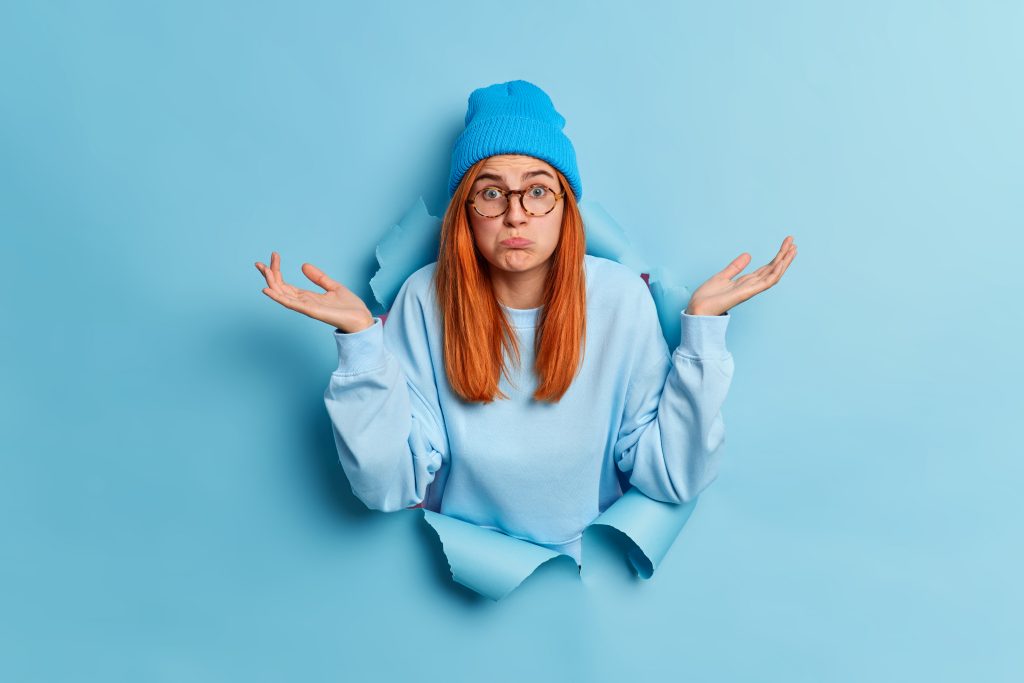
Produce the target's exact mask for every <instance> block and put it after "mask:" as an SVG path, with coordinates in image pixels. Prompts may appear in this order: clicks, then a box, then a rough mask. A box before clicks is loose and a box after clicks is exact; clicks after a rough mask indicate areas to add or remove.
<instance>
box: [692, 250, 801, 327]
mask: <svg viewBox="0 0 1024 683" xmlns="http://www.w3.org/2000/svg"><path fill="white" fill-rule="evenodd" d="M794 256H796V242H794V241H793V236H792V235H788V236H787V237H786V239H784V240H782V246H781V247H780V248H779V253H778V254H776V255H775V258H773V259H772V260H771V262H770V263H767V264H765V265H763V266H761V267H760V268H758V269H757V270H755V271H754V272H752V273H747V274H746V275H744V276H743V277H741V278H739V279H737V280H733V279H732V278H734V277H735V276H736V275H738V274H739V272H740V271H741V270H743V269H744V268H746V267H747V265H748V264H749V263H750V254H748V253H747V252H743V253H742V254H740V255H739V256H737V257H736V258H735V259H733V262H732V263H730V264H729V265H727V266H726V267H725V269H724V270H722V271H720V272H718V273H716V274H714V275H712V276H711V277H710V278H709V279H708V281H707V282H705V283H704V284H702V285H701V286H700V287H698V288H697V289H696V291H694V293H693V296H691V297H690V303H689V304H688V305H687V306H686V313H687V314H689V315H722V314H723V313H725V312H726V311H728V310H729V309H730V308H732V307H733V306H735V305H736V304H739V303H742V302H744V301H746V300H747V299H749V298H750V297H752V296H754V295H755V294H758V293H760V292H763V291H764V290H766V289H768V288H769V287H771V286H772V285H774V284H775V283H776V282H778V281H779V278H781V277H782V274H783V273H785V272H786V268H788V267H789V264H790V263H791V262H792V261H793V257H794Z"/></svg>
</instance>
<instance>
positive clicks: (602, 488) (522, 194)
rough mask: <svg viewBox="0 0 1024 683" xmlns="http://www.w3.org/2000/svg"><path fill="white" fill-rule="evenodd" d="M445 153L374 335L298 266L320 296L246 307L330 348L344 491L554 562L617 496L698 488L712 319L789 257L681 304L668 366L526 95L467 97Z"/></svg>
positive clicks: (366, 314)
mask: <svg viewBox="0 0 1024 683" xmlns="http://www.w3.org/2000/svg"><path fill="white" fill-rule="evenodd" d="M465 123H466V127H465V130H464V131H463V132H462V134H461V135H460V136H459V138H458V139H457V140H456V142H455V148H454V150H453V152H452V163H451V175H450V178H449V183H448V190H449V195H450V197H451V201H450V203H449V205H448V208H447V211H446V212H445V216H444V220H443V224H442V229H441V240H440V250H439V253H438V258H437V261H435V262H433V263H431V264H429V265H427V266H424V267H423V268H421V269H419V270H417V271H416V272H415V273H413V274H412V275H411V276H410V277H409V278H408V279H407V280H406V281H405V283H404V284H403V285H402V287H401V289H400V290H399V292H398V295H397V297H396V299H395V302H394V304H393V305H392V307H391V309H390V311H389V312H388V315H387V316H386V317H387V323H386V324H383V322H382V320H381V318H379V317H376V316H373V315H372V314H371V313H370V311H369V309H368V308H367V307H366V305H365V304H364V302H363V301H362V300H360V299H359V297H357V296H356V295H355V294H353V293H352V291H350V290H349V289H347V288H346V287H344V286H343V285H342V284H340V283H338V282H336V281H334V280H332V279H331V278H329V277H328V276H327V275H325V274H324V273H323V272H322V271H320V270H319V269H318V268H316V267H315V266H313V265H312V264H310V263H305V264H303V266H302V271H303V273H304V274H305V275H306V277H308V278H309V279H310V280H311V281H312V282H314V283H315V284H317V285H319V286H320V287H321V288H323V289H324V292H323V293H317V292H311V291H307V290H302V289H299V288H297V287H294V286H292V285H289V284H287V283H285V282H284V280H283V279H282V277H281V271H280V264H281V260H280V257H279V256H278V254H277V253H276V252H274V253H273V254H272V255H271V259H270V266H269V267H268V266H266V265H264V264H262V263H259V262H258V263H256V267H257V268H258V269H259V270H260V272H261V273H262V274H263V275H264V276H265V278H266V282H267V287H266V288H265V289H263V293H264V294H266V295H267V296H269V297H270V298H272V299H273V300H275V301H277V302H279V303H280V304H282V305H284V306H286V307H288V308H290V309H293V310H295V311H298V312H300V313H304V314H305V315H308V316H310V317H312V318H315V319H317V320H321V321H323V322H325V323H327V324H329V325H331V326H332V327H333V328H334V339H335V342H336V343H337V349H338V368H337V370H336V371H334V373H332V375H331V379H330V383H329V385H328V387H327V390H326V392H325V395H324V398H325V402H326V405H327V410H328V413H329V414H330V417H331V421H332V424H333V426H334V434H335V440H336V443H337V447H338V453H339V457H340V460H341V464H342V466H343V468H344V470H345V473H346V474H347V476H348V478H349V482H350V483H351V485H352V490H353V492H354V493H355V495H356V496H358V497H359V498H360V499H361V500H362V501H363V502H364V503H365V504H366V505H367V506H369V507H371V508H374V509H378V510H385V511H392V510H399V509H403V508H406V507H411V506H414V505H417V504H420V503H422V504H423V506H424V507H426V508H427V509H430V510H433V511H435V512H440V513H442V514H446V515H450V516H453V517H456V518H459V519H463V520H465V521H468V522H472V523H474V524H477V525H480V526H483V527H487V528H491V529H495V530H497V531H501V532H503V533H506V534H509V535H511V536H515V537H517V538H521V539H524V540H527V541H530V542H533V543H537V544H539V545H543V546H546V547H549V548H552V549H554V550H556V551H559V552H564V553H566V554H568V555H570V556H572V557H574V558H575V559H576V561H577V562H580V538H581V536H582V532H583V530H584V529H585V528H586V527H587V526H588V525H589V524H590V523H591V522H592V521H593V520H594V519H595V518H596V517H597V516H598V515H599V514H600V513H601V512H603V511H604V510H605V509H606V508H607V507H608V506H610V505H611V504H612V503H613V502H615V500H617V499H618V498H619V497H620V496H621V495H622V494H623V492H624V490H625V489H627V488H629V487H630V486H635V487H637V488H638V489H639V491H641V492H642V493H644V494H646V495H647V496H649V497H651V498H654V499H657V500H662V501H666V502H672V503H680V502H685V501H688V500H691V499H692V498H693V497H694V496H696V495H697V494H698V493H700V492H701V491H702V490H703V489H704V488H705V487H706V486H707V485H708V484H709V483H711V481H712V480H713V479H714V478H715V476H716V473H717V468H718V456H719V455H720V452H721V446H722V444H723V442H724V438H725V431H724V426H723V422H722V415H721V407H722V404H723V402H724V401H725V397H726V393H727V392H728V389H729V384H730V382H731V380H732V375H733V359H732V355H731V354H730V353H729V351H728V350H727V349H726V346H725V332H726V327H727V325H728V322H729V314H728V310H729V309H730V308H732V307H733V306H735V305H737V304H739V303H741V302H743V301H745V300H747V299H749V298H751V297H752V296H754V295H755V294H757V293H759V292H762V291H764V290H766V289H768V288H769V287H771V286H772V285H774V284H775V283H776V282H778V281H779V278H781V277H782V274H783V273H784V272H785V271H786V268H787V267H788V266H789V264H790V263H791V262H792V260H793V257H794V256H795V255H796V245H795V244H794V243H793V240H792V237H786V239H785V240H784V241H783V243H782V246H781V248H780V250H779V253H778V254H777V255H776V256H775V258H774V259H773V260H772V261H771V262H770V263H768V264H767V265H765V266H762V267H761V268H759V269H757V270H756V271H754V272H752V273H750V274H747V275H744V276H742V277H739V278H736V279H733V278H734V277H735V276H737V275H738V274H739V273H740V271H742V270H743V268H744V267H746V265H747V264H748V263H749V261H750V255H749V254H747V253H743V254H741V255H740V256H738V257H737V258H736V259H735V260H733V261H732V263H730V264H729V265H728V266H726V268H725V269H724V270H722V271H721V272H719V273H717V274H716V275H714V276H713V277H711V278H710V279H709V280H708V281H707V282H705V283H704V284H703V285H701V286H700V287H699V288H698V289H696V290H695V291H694V293H693V295H692V297H691V299H690V301H689V304H688V305H687V307H686V310H685V311H681V312H680V315H681V316H682V339H681V341H680V344H679V346H678V347H677V348H676V349H675V350H674V351H673V352H671V353H670V352H669V348H668V346H667V345H666V343H665V338H664V336H663V334H662V330H661V326H660V323H659V321H658V315H657V310H656V308H655V304H654V300H653V298H652V297H651V295H650V292H649V290H648V288H647V285H646V284H645V283H644V281H643V280H642V279H641V278H640V277H639V276H638V275H637V274H636V273H634V272H633V271H631V270H630V269H628V268H627V267H626V266H623V265H621V264H619V263H617V262H615V261H612V260H609V259H604V258H599V257H596V256H592V255H590V254H587V253H586V252H585V239H584V225H583V221H582V219H581V217H580V212H579V210H578V205H577V202H578V201H579V199H580V198H581V196H582V186H581V184H580V179H579V174H578V171H577V168H576V156H575V151H574V149H573V147H572V144H571V142H570V141H569V139H568V138H567V137H566V136H565V135H564V133H563V132H562V129H563V127H564V124H565V119H564V118H562V116H561V115H560V114H559V113H558V112H557V111H555V109H554V106H553V104H552V102H551V100H550V98H549V97H548V96H547V95H546V94H545V93H544V92H543V91H542V90H541V89H539V88H538V87H537V86H535V85H533V84H531V83H528V82H526V81H510V82H507V83H499V84H495V85H491V86H489V87H486V88H480V89H477V90H475V91H474V92H473V93H472V94H471V95H470V97H469V108H468V111H467V114H466V121H465Z"/></svg>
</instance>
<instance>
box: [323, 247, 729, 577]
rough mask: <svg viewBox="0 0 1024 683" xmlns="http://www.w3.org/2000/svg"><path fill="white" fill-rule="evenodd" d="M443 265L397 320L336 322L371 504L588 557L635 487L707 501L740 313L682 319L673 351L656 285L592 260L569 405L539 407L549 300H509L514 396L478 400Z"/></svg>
mask: <svg viewBox="0 0 1024 683" xmlns="http://www.w3.org/2000/svg"><path fill="white" fill-rule="evenodd" d="M436 265H437V264H436V262H435V263H431V264H429V265H427V266H424V267H422V268H420V269H419V270H417V271H416V272H414V273H413V274H412V275H410V276H409V278H408V279H407V280H406V281H405V283H404V284H403V285H402V287H401V289H400V290H399V292H398V295H397V297H396V299H395V302H394V305H393V306H392V307H391V310H390V311H389V312H388V315H387V321H386V323H383V322H382V321H381V319H380V318H379V317H375V318H374V323H373V325H372V326H370V327H368V328H366V329H364V330H360V331H359V332H354V333H350V334H345V333H343V332H341V331H340V330H338V329H335V330H334V338H335V341H336V343H337V348H338V368H337V370H335V371H334V372H333V373H332V374H331V379H330V383H329V385H328V387H327V390H326V391H325V392H324V400H325V402H326V405H327V411H328V413H329V414H330V418H331V422H332V424H333V427H334V436H335V442H336V444H337V447H338V454H339V458H340V460H341V464H342V467H343V468H344V470H345V473H346V475H347V476H348V479H349V483H350V484H351V486H352V491H353V493H354V494H355V495H356V496H357V497H358V498H359V499H360V500H362V501H363V502H364V503H365V504H366V505H367V506H368V507H370V508H372V509H377V510H384V511H394V510H400V509H403V508H406V507H411V506H414V505H416V504H418V503H421V502H422V503H423V507H425V508H427V509H428V510H433V511H435V512H440V513H441V514H445V515H449V516H452V517H455V518H458V519H462V520H464V521H467V522H471V523H473V524H477V525H479V526H482V527H485V528H490V529H494V530H497V531H500V532H503V533H506V534H508V535H511V536H515V537H517V538H520V539H523V540H526V541H530V542H532V543H536V544H538V545H542V546H546V547H548V548H551V549H553V550H556V551H558V552H563V553H565V554H568V555H570V556H571V557H573V558H574V559H575V560H576V561H577V563H580V562H581V559H580V555H581V553H580V539H581V537H582V534H583V530H584V529H585V528H586V527H587V526H588V525H589V524H590V523H591V522H592V521H593V520H594V519H595V518H596V517H597V516H598V515H599V514H601V512H603V511H604V510H605V509H606V508H608V506H610V505H611V504H612V503H614V502H615V501H616V500H617V499H618V498H619V497H620V496H621V495H622V493H623V491H624V490H625V489H628V488H629V487H630V486H631V485H632V486H635V487H637V488H638V490H639V491H640V492H642V493H644V494H646V495H647V496H649V497H650V498H654V499H657V500H661V501H665V502H670V503H681V502H686V501H689V500H691V499H693V498H694V497H695V496H696V495H697V494H699V493H700V492H701V491H702V490H703V489H704V488H705V487H706V486H707V485H708V484H709V483H711V481H712V480H713V479H714V478H715V476H716V475H717V469H718V458H719V457H720V455H721V450H722V449H721V446H722V444H723V443H724V441H725V429H724V425H723V422H722V413H721V408H722V404H723V402H724V401H725V397H726V393H727V392H728V389H729V384H730V382H731V380H732V375H733V359H732V354H730V353H729V351H728V350H727V349H726V346H725V331H726V327H727V325H728V323H729V319H730V316H729V315H728V313H726V314H723V315H720V316H694V315H688V314H686V313H685V312H680V315H681V316H682V334H681V336H682V340H681V343H680V345H679V346H678V347H677V348H676V349H675V351H674V352H672V353H670V352H669V349H668V345H667V344H666V343H665V337H664V335H663V334H662V330H661V325H660V323H659V320H658V313H657V309H656V307H655V304H654V299H653V298H652V296H651V294H650V290H649V289H648V287H647V284H646V283H645V282H644V281H643V279H642V278H641V277H639V276H638V275H637V274H636V273H635V272H633V271H632V270H630V269H629V268H628V267H626V266H624V265H622V264H621V263H618V262H616V261H612V260H610V259H606V258H601V257H597V256H593V255H590V254H587V255H586V256H585V258H584V268H585V272H586V287H587V312H586V316H587V319H586V325H587V337H586V347H585V351H584V359H583V364H582V368H581V370H580V372H579V374H578V375H577V377H576V379H575V380H574V381H573V383H572V385H571V386H570V388H569V390H568V391H567V392H566V393H565V395H564V396H563V397H562V399H561V401H560V402H558V403H555V404H548V403H546V402H538V401H534V400H533V398H532V394H533V391H534V389H535V388H536V387H537V379H536V377H535V375H534V374H533V359H534V349H533V342H534V331H535V328H536V325H537V323H538V320H539V313H540V311H541V308H540V307H538V308H531V309H514V308H508V307H506V306H504V305H502V309H503V310H504V312H505V314H506V315H507V316H508V317H509V322H510V323H511V324H512V325H513V327H514V330H515V333H516V335H517V336H518V341H519V349H520V356H521V363H520V366H519V368H516V366H515V364H514V363H513V362H511V361H509V363H508V365H509V371H510V374H511V375H512V380H513V381H512V383H509V381H508V380H507V379H506V378H505V377H504V376H501V377H500V381H499V386H500V387H501V390H502V391H504V392H505V393H506V394H507V395H508V396H509V397H510V399H509V400H502V399H496V400H495V401H493V402H492V403H489V404H480V403H467V402H465V401H464V400H463V399H462V398H461V397H460V396H458V395H457V394H455V393H454V392H453V391H452V390H451V387H450V385H449V384H448V378H447V375H446V373H445V369H444V356H443V352H442V336H443V334H442V327H441V318H440V312H439V310H438V308H437V299H436V294H435V290H434V286H433V275H434V269H435V267H436Z"/></svg>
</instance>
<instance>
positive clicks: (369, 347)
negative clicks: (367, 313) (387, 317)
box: [334, 316, 384, 375]
mask: <svg viewBox="0 0 1024 683" xmlns="http://www.w3.org/2000/svg"><path fill="white" fill-rule="evenodd" d="M334 341H335V342H336V343H337V344H338V369H337V370H335V372H337V373H338V374H341V375H354V374H356V373H359V372H366V371H367V370H374V369H376V368H379V367H380V366H382V365H384V323H383V322H382V321H381V319H380V318H378V317H377V316H374V317H373V324H372V325H370V326H369V327H367V328H365V329H362V330H359V331H358V332H342V331H341V330H339V329H338V328H334Z"/></svg>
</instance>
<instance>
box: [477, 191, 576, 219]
mask: <svg viewBox="0 0 1024 683" xmlns="http://www.w3.org/2000/svg"><path fill="white" fill-rule="evenodd" d="M510 194H517V195H519V205H520V206H521V207H523V211H525V212H526V213H528V214H530V215H531V216H543V215H545V214H549V213H551V210H552V209H554V208H555V204H556V203H557V202H558V200H559V199H561V198H562V197H564V196H565V191H564V190H563V191H562V192H557V193H556V192H555V191H554V190H552V189H551V188H550V187H548V186H547V185H541V184H537V185H531V186H530V187H528V188H526V189H525V190H503V189H501V188H500V187H485V188H483V189H482V190H479V191H478V192H476V193H475V194H474V195H473V198H472V199H467V200H466V203H467V204H470V205H472V207H473V210H474V211H476V212H477V213H478V214H480V215H481V216H483V217H484V218H497V217H498V216H503V215H504V214H505V212H506V211H508V207H509V204H508V195H510Z"/></svg>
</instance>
